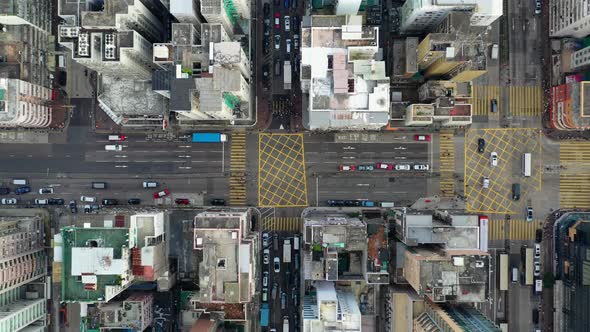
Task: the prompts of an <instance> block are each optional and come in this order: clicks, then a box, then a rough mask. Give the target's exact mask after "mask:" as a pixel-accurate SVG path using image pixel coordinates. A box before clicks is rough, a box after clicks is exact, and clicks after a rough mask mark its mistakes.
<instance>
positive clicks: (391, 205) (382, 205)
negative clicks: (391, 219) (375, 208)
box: [381, 202, 395, 208]
mask: <svg viewBox="0 0 590 332" xmlns="http://www.w3.org/2000/svg"><path fill="white" fill-rule="evenodd" d="M394 206H395V204H394V203H393V202H381V207H384V208H392V207H394Z"/></svg>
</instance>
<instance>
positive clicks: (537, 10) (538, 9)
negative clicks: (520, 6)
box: [535, 0, 542, 15]
mask: <svg viewBox="0 0 590 332" xmlns="http://www.w3.org/2000/svg"><path fill="white" fill-rule="evenodd" d="M541 8H542V7H541V0H536V1H535V15H539V14H541Z"/></svg>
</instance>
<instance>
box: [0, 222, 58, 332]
mask: <svg viewBox="0 0 590 332" xmlns="http://www.w3.org/2000/svg"><path fill="white" fill-rule="evenodd" d="M44 229H45V226H44V222H43V218H42V217H41V216H31V217H1V218H0V307H1V309H0V312H1V313H0V331H20V330H26V331H39V332H41V331H44V327H45V325H46V322H45V319H46V313H47V304H46V300H47V299H46V297H45V294H46V290H45V288H46V287H47V285H46V283H47V281H46V280H45V279H44V278H45V276H46V273H47V268H46V266H47V261H46V259H47V258H46V255H45V230H44Z"/></svg>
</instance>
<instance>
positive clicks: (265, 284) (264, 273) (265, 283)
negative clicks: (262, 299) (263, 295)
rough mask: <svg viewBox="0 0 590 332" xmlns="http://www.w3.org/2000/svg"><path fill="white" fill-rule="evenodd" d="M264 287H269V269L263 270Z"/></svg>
mask: <svg viewBox="0 0 590 332" xmlns="http://www.w3.org/2000/svg"><path fill="white" fill-rule="evenodd" d="M262 287H268V271H264V272H262Z"/></svg>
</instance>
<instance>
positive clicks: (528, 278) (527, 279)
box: [524, 248, 535, 286]
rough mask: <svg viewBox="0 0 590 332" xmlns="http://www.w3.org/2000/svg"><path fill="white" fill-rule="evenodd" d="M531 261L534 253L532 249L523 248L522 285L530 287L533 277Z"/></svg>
mask: <svg viewBox="0 0 590 332" xmlns="http://www.w3.org/2000/svg"><path fill="white" fill-rule="evenodd" d="M533 260H534V251H533V248H525V260H524V264H525V266H524V284H525V285H527V286H530V285H532V284H533V282H534V278H535V276H534V275H533V274H534V272H533V269H534V267H533Z"/></svg>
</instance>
